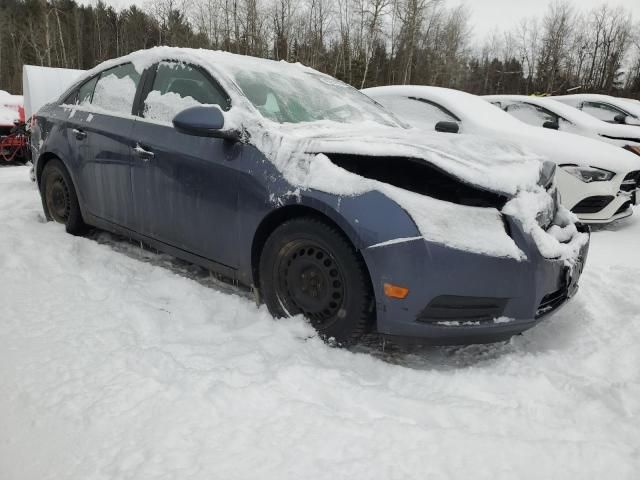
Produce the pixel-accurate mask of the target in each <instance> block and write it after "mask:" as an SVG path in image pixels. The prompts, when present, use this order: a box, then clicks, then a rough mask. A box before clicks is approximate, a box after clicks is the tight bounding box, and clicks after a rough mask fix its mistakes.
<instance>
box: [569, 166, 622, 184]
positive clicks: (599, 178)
mask: <svg viewBox="0 0 640 480" xmlns="http://www.w3.org/2000/svg"><path fill="white" fill-rule="evenodd" d="M562 169H563V170H564V171H565V172H567V173H570V174H571V175H573V176H574V177H576V178H577V179H579V180H582V181H583V182H585V183H591V182H608V181H609V180H611V179H612V178H613V177H614V176H615V175H616V174H615V173H614V172H610V171H609V170H603V169H602V168H595V167H578V166H576V165H562Z"/></svg>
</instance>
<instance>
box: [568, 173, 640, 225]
mask: <svg viewBox="0 0 640 480" xmlns="http://www.w3.org/2000/svg"><path fill="white" fill-rule="evenodd" d="M624 177H625V175H623V174H618V175H616V176H615V177H614V178H613V179H612V180H610V181H608V182H591V183H585V182H583V181H581V180H578V179H577V178H575V177H574V176H573V175H570V174H568V173H567V172H565V171H564V170H562V168H558V170H557V173H556V181H557V184H558V189H559V191H560V195H561V199H562V204H563V205H564V206H565V207H567V208H568V209H569V210H571V211H572V212H574V213H575V214H576V215H577V216H578V218H579V219H580V221H581V222H583V223H609V222H613V221H614V220H619V219H621V218H625V217H628V216H629V215H631V214H632V213H633V209H632V208H631V206H632V205H634V204H637V203H638V202H639V201H640V193H639V192H638V191H637V190H636V191H635V192H634V191H623V189H622V188H623V187H622V182H623V180H624Z"/></svg>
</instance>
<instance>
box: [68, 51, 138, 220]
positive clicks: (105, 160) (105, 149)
mask: <svg viewBox="0 0 640 480" xmlns="http://www.w3.org/2000/svg"><path fill="white" fill-rule="evenodd" d="M139 82H140V75H139V73H138V72H137V71H136V70H135V69H134V67H133V65H131V64H130V63H126V64H123V65H119V66H117V67H114V68H111V69H108V70H105V71H104V72H102V73H100V74H99V76H97V77H96V81H95V85H94V90H93V92H92V94H91V97H90V99H89V97H88V93H87V96H86V97H85V98H84V99H81V102H82V103H81V104H80V107H82V106H87V105H88V106H89V107H88V108H86V110H87V111H85V112H83V113H82V116H83V125H82V127H80V126H79V127H78V128H76V131H74V135H75V136H76V138H84V141H86V143H87V144H88V155H87V157H86V158H85V159H84V161H83V162H82V165H81V170H80V172H81V173H80V175H81V179H82V180H81V181H82V184H83V186H84V190H85V197H86V198H85V202H86V209H87V210H88V211H89V213H91V214H92V215H94V216H96V217H99V218H101V219H103V220H107V221H109V222H111V223H114V224H117V225H120V226H123V227H126V228H132V227H133V220H134V216H133V195H132V188H131V162H132V159H131V154H132V145H131V143H132V138H131V135H132V132H133V124H134V122H135V117H134V116H133V115H132V109H133V104H134V98H135V94H136V90H137V88H138V84H139ZM80 110H82V108H81V109H80Z"/></svg>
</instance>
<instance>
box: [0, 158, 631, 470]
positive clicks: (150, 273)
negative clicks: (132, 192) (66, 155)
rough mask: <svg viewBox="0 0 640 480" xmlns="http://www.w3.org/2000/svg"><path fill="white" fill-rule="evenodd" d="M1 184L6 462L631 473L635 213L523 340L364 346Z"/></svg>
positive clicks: (11, 175)
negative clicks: (62, 220) (273, 311)
mask: <svg viewBox="0 0 640 480" xmlns="http://www.w3.org/2000/svg"><path fill="white" fill-rule="evenodd" d="M0 191H2V195H3V201H4V202H5V203H6V205H10V206H11V207H10V208H9V207H7V208H3V209H0V238H1V239H2V244H3V248H2V249H1V250H0V284H1V285H2V288H1V289H0V305H2V308H1V309H0V378H1V379H2V382H0V472H1V474H0V477H2V478H3V479H4V478H7V479H21V480H22V479H43V480H46V479H65V480H91V479H135V480H150V479H154V480H165V479H166V480H169V479H184V480H187V479H189V480H191V479H194V480H195V479H198V480H200V479H211V478H221V479H238V480H242V479H255V478H256V476H259V477H260V478H261V479H265V480H270V479H277V480H288V479H296V480H298V479H317V480H322V479H331V480H341V479H353V478H365V479H369V480H378V479H380V480H388V479H396V478H397V479H401V478H402V479H414V478H415V479H423V478H434V479H445V478H446V479H465V480H466V479H470V478H473V479H475V480H485V479H486V480H503V479H504V480H513V479H515V478H517V479H518V480H539V479H543V478H544V479H546V478H549V479H550V478H558V479H574V478H579V479H583V480H601V479H603V478H613V479H616V480H635V479H636V478H637V474H638V471H640V458H639V456H638V452H639V451H640V436H639V435H638V432H639V431H640V370H639V369H638V365H639V364H640V349H638V345H639V344H640V313H639V312H640V308H639V307H640V305H639V303H638V299H640V284H639V283H638V282H637V281H629V280H630V279H637V278H640V259H639V257H638V237H639V236H640V216H638V215H635V216H633V217H631V218H629V219H628V220H627V221H624V222H620V223H619V224H616V225H614V226H612V227H610V228H611V229H610V230H603V231H597V232H595V233H594V234H593V241H592V246H591V253H590V258H589V262H588V263H587V266H586V269H585V273H584V275H583V277H582V280H581V289H580V291H579V292H578V293H577V295H576V296H575V297H574V299H573V300H572V301H571V302H570V303H569V304H568V305H567V306H566V307H565V308H564V309H563V310H561V311H560V312H559V313H558V314H557V315H556V316H554V317H551V318H549V319H548V320H545V321H544V322H543V323H542V324H541V325H539V326H538V327H536V328H534V329H533V330H531V331H528V332H525V333H524V334H523V335H521V336H518V337H516V338H514V339H512V341H511V342H508V343H506V344H500V345H491V346H472V347H465V348H425V349H414V350H409V351H405V350H398V349H391V350H388V351H387V352H386V353H382V352H380V351H378V350H373V351H371V350H368V349H364V348H362V349H361V350H364V353H363V352H350V351H344V350H339V349H333V348H330V347H328V346H326V345H324V344H323V342H321V341H320V340H319V339H317V338H316V337H315V335H314V333H313V330H312V329H311V328H310V327H308V326H307V325H305V324H304V322H303V321H302V320H301V319H300V318H294V319H289V320H284V321H283V320H277V321H276V320H273V319H272V318H271V317H270V316H269V315H268V314H267V312H266V310H265V309H264V308H256V307H255V305H254V304H253V302H252V301H251V300H249V299H246V298H244V297H242V296H240V295H236V294H228V293H223V291H221V290H220V289H217V288H215V287H211V286H205V285H207V282H206V277H204V276H203V277H202V278H201V277H200V276H198V275H195V274H192V273H191V271H190V269H188V268H186V267H185V266H184V265H183V264H182V263H180V262H175V261H172V260H171V259H170V258H169V257H167V256H164V255H155V254H151V253H149V252H145V251H142V250H140V249H139V248H138V247H137V246H135V245H132V244H129V243H126V242H125V243H122V242H120V241H117V240H115V239H114V238H113V237H111V236H108V235H106V234H103V235H99V236H97V237H94V239H91V238H77V237H72V236H69V235H67V234H65V233H64V229H63V228H62V227H61V226H60V225H56V224H53V223H43V221H42V207H41V204H40V199H39V197H38V193H37V190H36V187H35V186H34V185H33V184H32V183H31V182H30V181H29V179H28V169H27V168H22V167H13V168H0ZM636 213H638V212H636ZM96 240H98V241H96ZM203 283H204V285H203ZM622 285H623V286H624V288H621V286H622ZM621 332H623V333H621Z"/></svg>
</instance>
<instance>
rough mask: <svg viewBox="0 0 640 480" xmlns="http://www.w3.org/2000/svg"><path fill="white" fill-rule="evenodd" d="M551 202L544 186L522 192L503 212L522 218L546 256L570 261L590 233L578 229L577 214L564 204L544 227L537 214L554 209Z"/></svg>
mask: <svg viewBox="0 0 640 480" xmlns="http://www.w3.org/2000/svg"><path fill="white" fill-rule="evenodd" d="M552 202H553V199H552V197H551V196H550V195H549V194H548V193H547V192H546V191H544V190H543V189H539V190H538V191H533V192H521V193H520V194H519V195H518V196H517V197H515V198H513V199H511V200H510V201H509V202H507V204H506V205H505V206H504V208H503V209H502V212H503V213H505V214H506V215H510V216H512V217H515V218H517V219H519V220H520V221H521V222H522V226H523V229H524V231H525V232H526V233H529V234H530V235H531V236H532V237H533V239H534V241H535V242H536V245H537V246H538V250H539V251H540V253H541V254H542V255H543V256H544V257H546V258H558V259H560V260H565V261H566V262H567V263H568V264H570V265H571V264H573V263H574V262H575V261H576V259H577V258H578V255H579V254H580V249H581V248H582V247H583V246H584V245H586V243H587V242H588V241H589V235H588V234H586V233H579V232H578V231H577V229H576V225H575V222H577V221H578V218H577V217H576V216H575V215H574V214H573V213H571V212H570V211H569V210H567V209H566V208H565V207H563V206H562V205H560V206H559V208H558V212H557V213H556V215H555V218H554V222H553V225H552V226H551V228H549V230H547V231H545V230H543V229H542V228H541V227H540V225H539V224H538V222H537V220H536V216H537V215H538V214H539V213H540V212H545V211H548V210H552V209H553V204H552Z"/></svg>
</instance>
